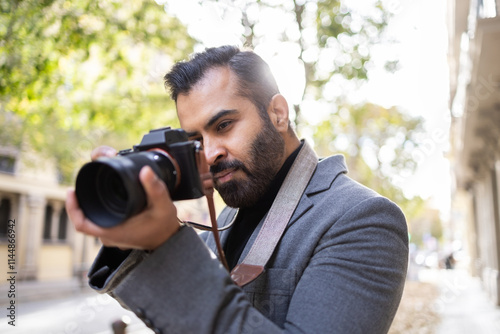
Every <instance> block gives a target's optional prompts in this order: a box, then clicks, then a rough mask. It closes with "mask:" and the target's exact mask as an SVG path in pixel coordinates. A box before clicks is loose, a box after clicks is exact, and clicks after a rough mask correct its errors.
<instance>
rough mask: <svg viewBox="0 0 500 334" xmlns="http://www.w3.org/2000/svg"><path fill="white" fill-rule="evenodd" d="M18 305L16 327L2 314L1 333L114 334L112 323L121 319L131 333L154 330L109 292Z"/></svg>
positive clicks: (140, 333) (129, 333)
mask: <svg viewBox="0 0 500 334" xmlns="http://www.w3.org/2000/svg"><path fill="white" fill-rule="evenodd" d="M16 306H17V308H16V319H15V327H14V326H11V325H9V324H8V321H10V319H9V318H8V317H5V316H3V317H2V322H1V323H0V333H2V334H11V333H12V334H111V333H113V332H112V330H111V324H112V322H113V321H116V320H118V319H124V320H125V322H128V323H129V325H128V327H127V333H128V334H131V333H133V334H146V333H152V331H151V330H149V329H148V328H147V327H146V326H145V325H144V324H143V323H142V322H141V321H140V320H139V319H138V318H137V317H136V316H135V314H133V313H132V312H130V311H127V310H125V309H123V308H122V307H121V306H120V305H119V304H118V302H116V301H115V300H113V299H112V298H111V297H109V296H108V295H100V294H97V293H95V292H84V293H82V294H81V295H76V296H70V297H66V298H63V299H52V300H41V301H30V302H19V303H18V305H16ZM2 308H3V307H2ZM2 313H5V312H2Z"/></svg>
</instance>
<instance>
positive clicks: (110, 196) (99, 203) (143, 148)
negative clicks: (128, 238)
mask: <svg viewBox="0 0 500 334" xmlns="http://www.w3.org/2000/svg"><path fill="white" fill-rule="evenodd" d="M204 161H205V159H204V156H203V151H202V149H201V145H200V143H199V142H198V141H190V140H188V137H187V135H186V133H185V132H184V130H182V129H171V128H170V127H166V128H160V129H155V130H151V131H150V132H149V133H148V134H146V135H145V136H144V137H143V138H142V141H141V143H140V144H139V145H134V146H133V148H132V149H127V150H122V151H120V152H118V155H117V156H116V157H113V158H110V157H100V158H98V159H97V160H95V161H92V162H89V163H87V164H85V165H84V166H83V167H82V168H81V169H80V171H79V172H78V176H77V178H76V187H75V193H76V197H77V199H78V202H79V204H80V207H81V209H82V211H83V212H84V213H85V215H86V216H87V217H88V218H89V219H90V220H92V221H93V222H95V223H96V224H97V225H99V226H102V227H112V226H115V225H118V224H120V223H122V222H123V221H124V220H126V219H128V218H130V217H132V216H134V215H136V214H138V213H140V212H141V211H143V210H144V209H145V208H146V205H147V196H146V192H145V191H144V188H143V186H142V184H141V182H140V180H139V172H140V170H141V168H142V167H144V166H150V167H151V168H152V169H153V171H154V172H155V173H156V175H158V177H159V178H160V179H161V180H162V181H163V182H165V184H166V186H167V189H168V191H169V193H170V196H171V197H172V200H174V201H177V200H184V199H194V198H199V197H202V196H204V191H203V184H202V181H201V178H200V171H201V170H203V166H201V164H202V163H203V162H204Z"/></svg>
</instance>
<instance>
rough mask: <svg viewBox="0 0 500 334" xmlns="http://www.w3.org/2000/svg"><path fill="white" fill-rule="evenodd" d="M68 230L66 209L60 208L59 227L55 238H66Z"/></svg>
mask: <svg viewBox="0 0 500 334" xmlns="http://www.w3.org/2000/svg"><path fill="white" fill-rule="evenodd" d="M67 231H68V214H67V213H66V209H64V208H63V209H62V210H61V213H60V215H59V229H58V232H57V239H59V240H66V237H67Z"/></svg>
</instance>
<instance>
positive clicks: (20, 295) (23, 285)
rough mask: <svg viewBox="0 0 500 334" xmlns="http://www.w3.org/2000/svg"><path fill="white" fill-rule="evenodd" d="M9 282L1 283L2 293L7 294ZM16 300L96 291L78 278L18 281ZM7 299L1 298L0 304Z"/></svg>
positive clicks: (26, 300)
mask: <svg viewBox="0 0 500 334" xmlns="http://www.w3.org/2000/svg"><path fill="white" fill-rule="evenodd" d="M9 287H10V285H9V284H0V295H1V296H7V292H8V290H9ZM15 290H16V291H15V299H16V302H18V303H19V302H20V303H24V302H33V301H38V300H48V299H55V298H57V299H59V298H64V297H70V296H76V295H82V294H92V293H95V291H93V290H92V289H90V287H89V286H88V285H87V283H86V282H82V281H81V280H78V279H77V278H72V279H67V280H59V281H45V282H44V281H42V282H40V281H16V282H15ZM8 302H9V301H8V300H7V299H3V298H2V299H1V302H0V306H3V305H4V304H6V303H8Z"/></svg>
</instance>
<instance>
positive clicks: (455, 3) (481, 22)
mask: <svg viewBox="0 0 500 334" xmlns="http://www.w3.org/2000/svg"><path fill="white" fill-rule="evenodd" d="M499 11H500V1H499V0H449V1H448V31H449V49H448V53H449V71H450V110H451V114H452V129H451V142H452V154H451V155H452V164H453V173H454V174H455V185H454V189H453V197H454V198H453V208H452V215H451V217H452V219H455V220H464V221H466V223H467V230H468V250H469V254H470V256H471V262H470V263H471V270H472V273H473V274H475V275H477V276H479V277H480V278H481V280H482V282H483V286H484V289H485V290H486V291H487V293H488V295H489V296H490V298H491V300H492V301H493V302H494V303H495V304H496V305H500V214H499V206H500V12H499Z"/></svg>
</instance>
